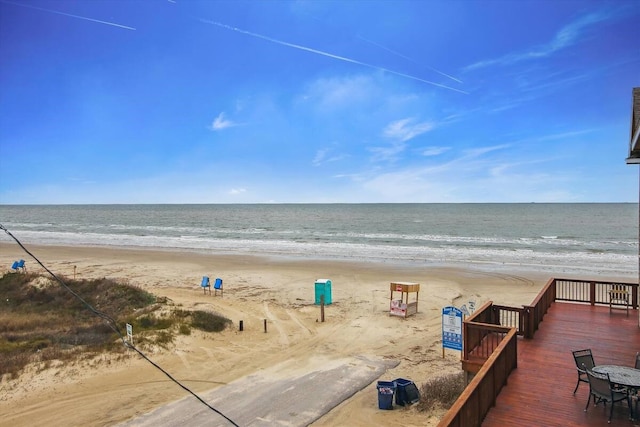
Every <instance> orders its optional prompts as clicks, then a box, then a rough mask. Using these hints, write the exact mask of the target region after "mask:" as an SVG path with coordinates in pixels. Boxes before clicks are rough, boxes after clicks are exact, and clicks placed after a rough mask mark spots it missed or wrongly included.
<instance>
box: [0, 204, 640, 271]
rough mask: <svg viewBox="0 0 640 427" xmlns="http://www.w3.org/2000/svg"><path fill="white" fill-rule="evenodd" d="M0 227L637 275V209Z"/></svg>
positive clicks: (35, 209) (205, 246) (117, 218)
mask: <svg viewBox="0 0 640 427" xmlns="http://www.w3.org/2000/svg"><path fill="white" fill-rule="evenodd" d="M0 224H2V225H4V226H5V227H6V228H7V229H8V230H9V231H10V232H11V233H12V234H14V235H15V236H16V237H17V238H18V239H20V241H21V242H22V243H24V244H42V245H70V246H114V247H139V248H155V249H169V250H170V249H180V250H193V251H199V252H210V253H214V252H215V253H231V254H251V255H267V256H284V257H301V258H322V259H341V260H357V261H367V262H394V263H401V264H407V263H408V264H413V265H424V266H435V265H438V266H440V265H460V264H463V265H467V266H471V265H474V266H476V267H478V268H486V269H499V268H501V267H508V268H513V267H519V268H523V269H533V270H540V271H549V272H554V273H556V274H561V273H588V274H606V275H613V276H616V277H618V276H620V277H632V278H635V277H637V274H638V273H637V272H638V206H637V205H636V204H631V203H604V204H590V203H586V204H539V203H531V204H326V205H322V204H319V205H316V204H287V205H275V204H274V205H271V204H259V205H59V206H58V205H55V206H54V205H47V206H41V205H29V206H13V205H0ZM0 241H1V242H12V241H13V240H11V238H10V237H9V236H8V235H7V234H5V233H0Z"/></svg>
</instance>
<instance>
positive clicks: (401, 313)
mask: <svg viewBox="0 0 640 427" xmlns="http://www.w3.org/2000/svg"><path fill="white" fill-rule="evenodd" d="M389 290H390V291H391V295H390V297H389V300H390V302H389V315H391V316H398V317H403V318H407V317H409V316H411V315H414V314H416V313H417V312H418V295H419V294H420V284H419V283H410V282H391V284H390V285H389ZM397 292H400V299H395V298H394V296H395V294H396V293H397ZM412 294H415V300H414V299H413V298H411V302H409V296H410V295H412Z"/></svg>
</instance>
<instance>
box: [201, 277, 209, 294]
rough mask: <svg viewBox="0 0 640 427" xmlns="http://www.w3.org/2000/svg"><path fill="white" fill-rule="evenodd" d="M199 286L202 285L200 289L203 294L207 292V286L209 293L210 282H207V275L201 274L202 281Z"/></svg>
mask: <svg viewBox="0 0 640 427" xmlns="http://www.w3.org/2000/svg"><path fill="white" fill-rule="evenodd" d="M200 286H202V290H203V291H204V294H205V295H206V294H207V288H209V295H211V282H209V276H202V283H200Z"/></svg>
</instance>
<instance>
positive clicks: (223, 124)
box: [211, 112, 237, 130]
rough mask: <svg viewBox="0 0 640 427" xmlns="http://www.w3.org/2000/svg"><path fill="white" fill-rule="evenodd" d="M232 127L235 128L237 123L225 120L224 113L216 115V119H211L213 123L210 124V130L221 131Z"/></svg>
mask: <svg viewBox="0 0 640 427" xmlns="http://www.w3.org/2000/svg"><path fill="white" fill-rule="evenodd" d="M233 126H237V123H235V122H233V121H231V120H229V119H227V118H225V115H224V112H222V113H220V114H218V117H216V118H215V119H213V123H211V130H222V129H226V128H230V127H233Z"/></svg>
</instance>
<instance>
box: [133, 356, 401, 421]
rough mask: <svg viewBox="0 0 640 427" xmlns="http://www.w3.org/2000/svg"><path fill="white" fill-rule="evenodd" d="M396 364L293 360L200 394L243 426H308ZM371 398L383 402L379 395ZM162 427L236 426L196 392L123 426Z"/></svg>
mask: <svg viewBox="0 0 640 427" xmlns="http://www.w3.org/2000/svg"><path fill="white" fill-rule="evenodd" d="M396 365H397V362H391V361H384V360H377V361H376V360H369V359H366V358H356V357H353V358H347V359H338V360H326V359H325V360H322V359H316V360H312V361H305V362H304V363H300V361H288V362H285V363H284V364H281V365H279V366H276V367H273V368H270V369H267V370H262V371H259V372H257V373H255V374H252V375H249V376H247V377H244V378H241V379H239V380H237V381H234V382H232V383H229V384H227V385H225V386H222V387H219V388H216V389H214V390H211V391H208V392H204V393H200V394H199V396H200V397H201V398H202V399H203V400H204V401H206V402H207V403H208V404H209V405H211V406H212V407H214V408H216V409H217V410H218V411H220V412H221V413H223V414H224V415H226V416H227V417H228V418H230V419H231V420H233V421H234V422H235V423H236V424H237V425H239V426H241V427H249V426H252V427H254V426H256V427H257V426H287V427H294V426H307V425H309V424H310V423H312V422H314V421H315V420H317V419H319V418H320V417H322V416H323V415H324V414H326V413H327V412H329V411H330V410H331V409H333V408H334V407H336V406H337V405H339V404H340V403H342V402H343V401H345V400H346V399H348V398H350V397H351V396H353V395H354V394H355V393H357V392H358V391H360V390H362V389H363V388H365V387H366V386H368V385H369V384H371V383H372V382H373V381H375V380H376V379H377V378H379V377H380V376H381V375H382V374H383V373H384V372H385V371H386V370H387V369H389V368H391V367H394V366H396ZM292 372H294V373H297V374H294V375H292V374H291V373H292ZM371 399H372V400H374V401H375V402H376V404H377V395H372V396H371ZM159 425H161V426H176V427H177V426H181V427H184V426H203V425H207V426H221V427H222V426H231V425H233V424H231V423H230V422H229V421H227V420H226V419H224V418H223V417H222V416H220V415H219V414H217V413H215V412H214V411H212V410H211V409H209V408H207V407H206V406H205V405H203V404H202V403H201V402H199V401H198V400H197V399H196V398H195V397H193V396H190V395H189V396H188V397H186V398H184V399H181V400H179V401H176V402H173V403H170V404H168V405H165V406H163V407H160V408H158V409H156V410H154V411H152V412H150V413H148V414H145V415H143V416H141V417H138V418H136V419H133V420H130V421H128V422H126V423H124V424H121V426H122V427H133V426H136V427H137V426H141V427H142V426H149V427H151V426H153V427H155V426H159Z"/></svg>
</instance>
